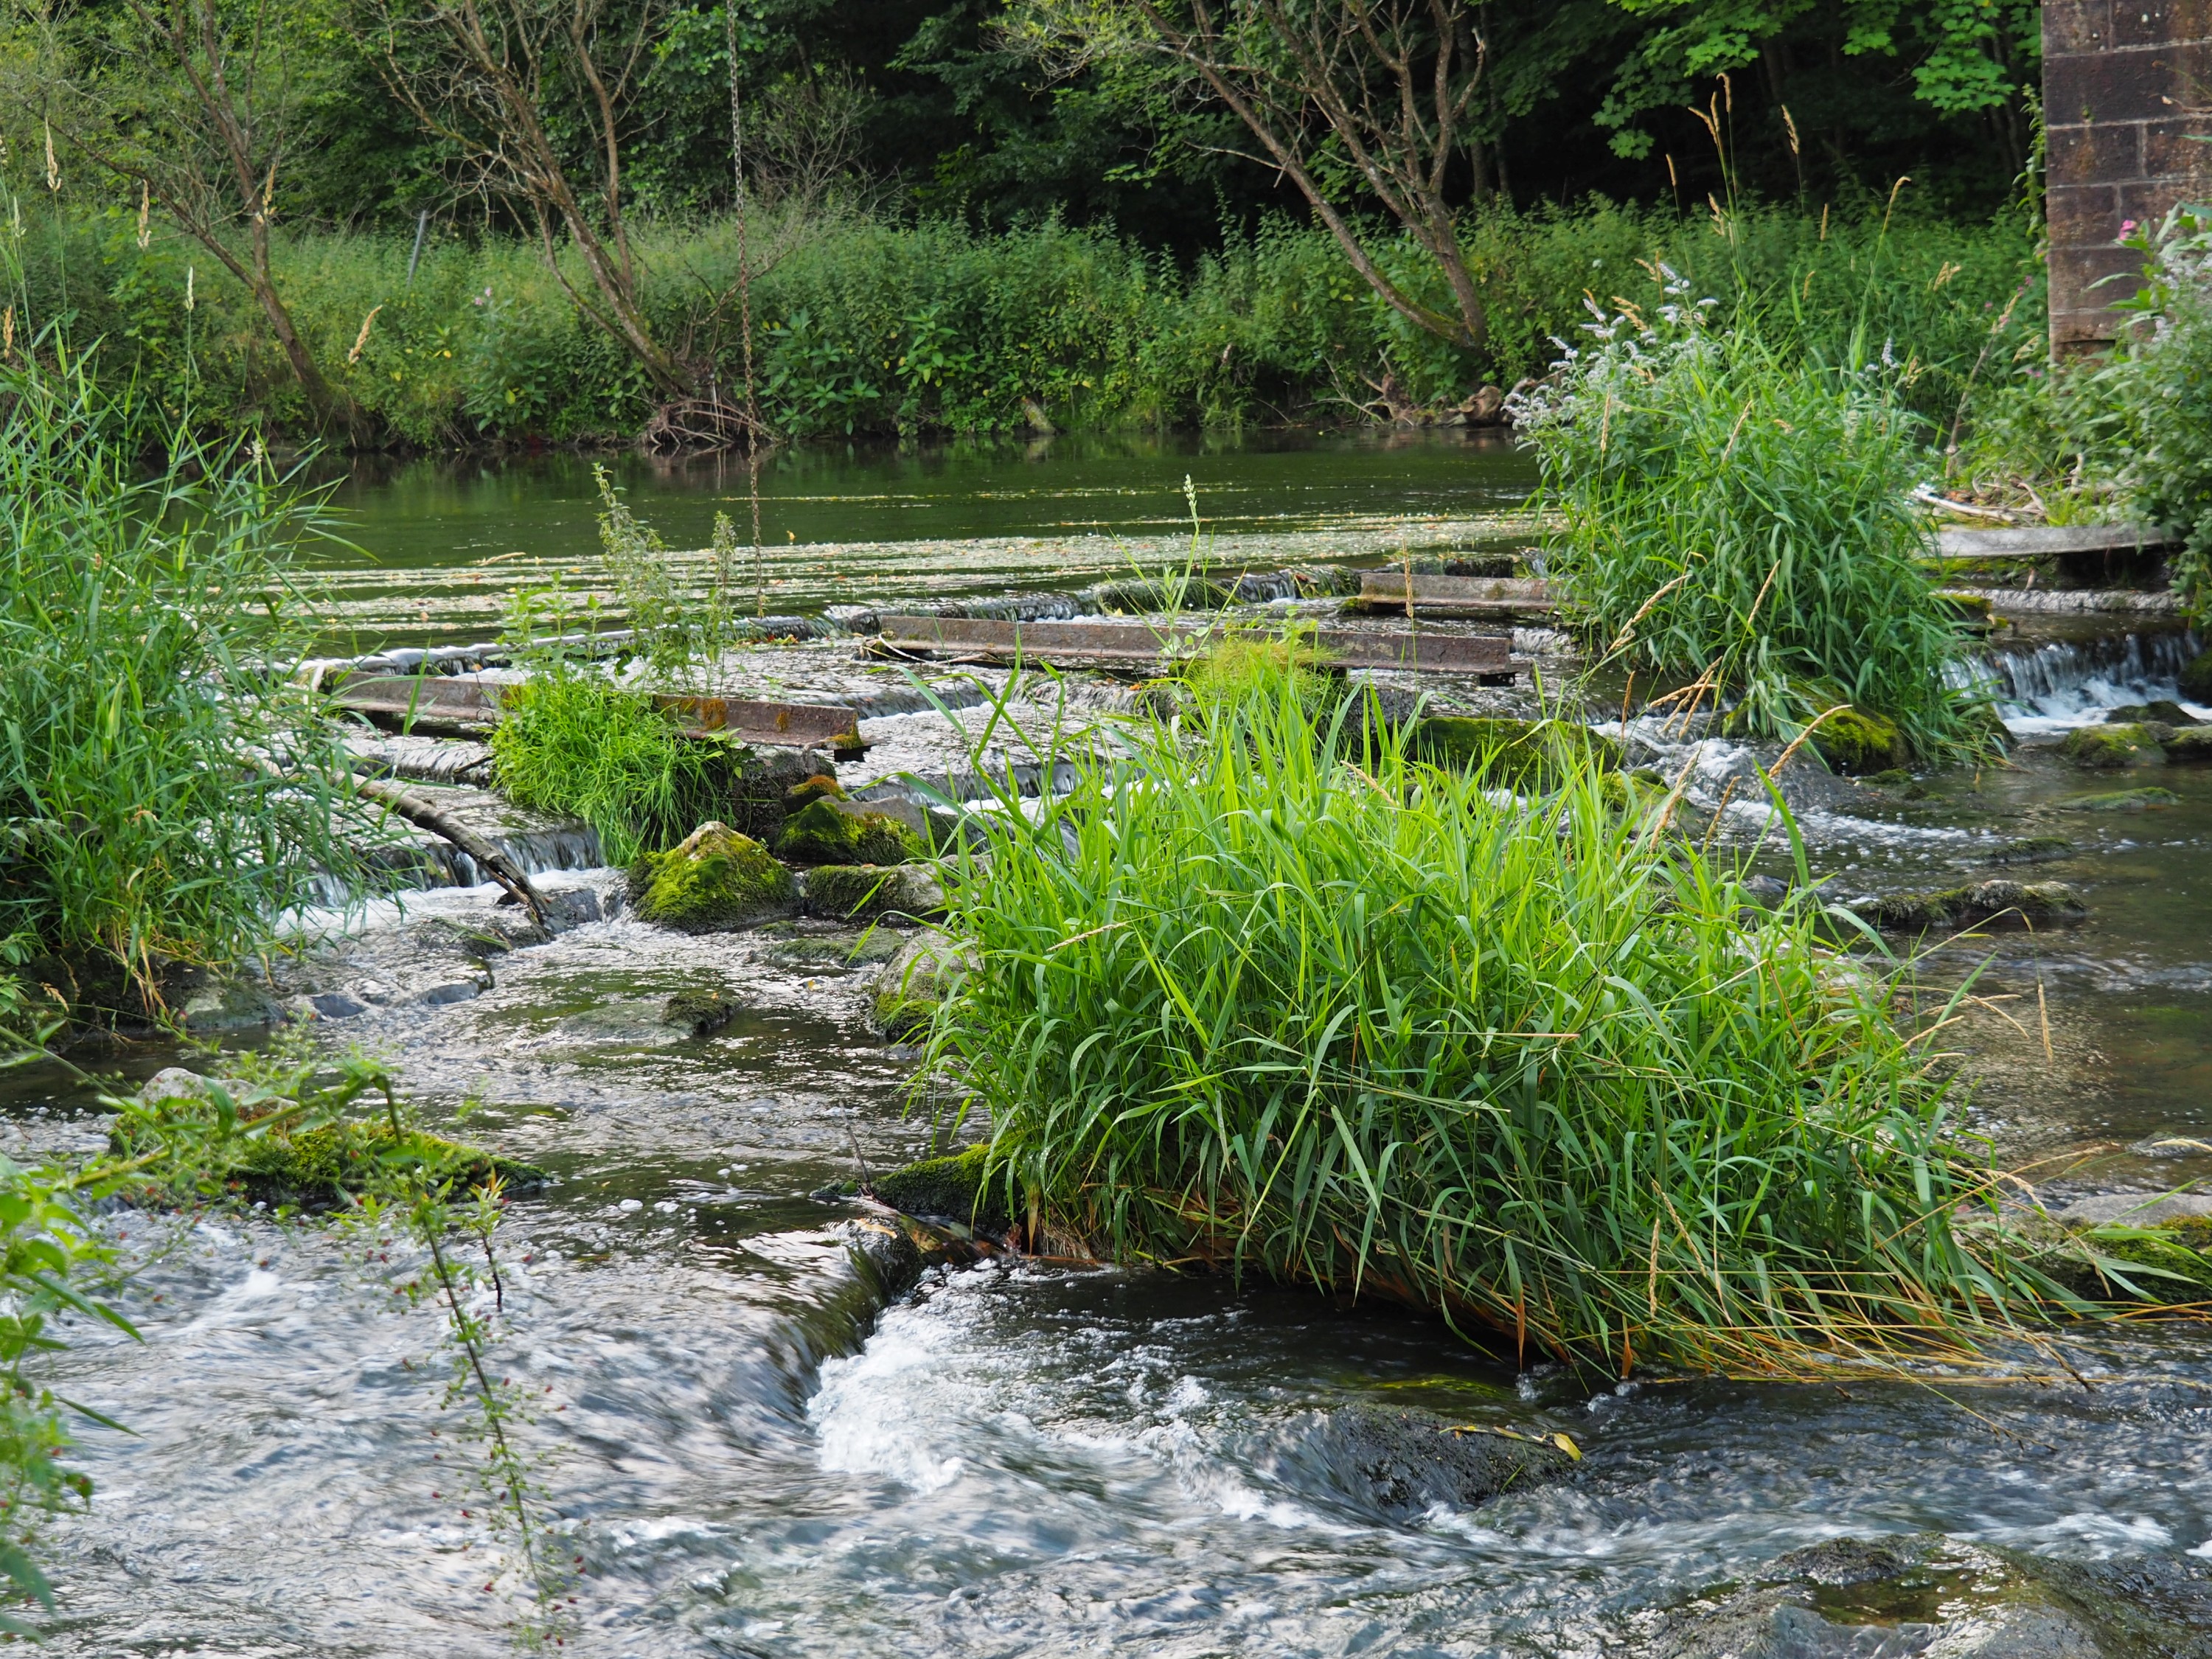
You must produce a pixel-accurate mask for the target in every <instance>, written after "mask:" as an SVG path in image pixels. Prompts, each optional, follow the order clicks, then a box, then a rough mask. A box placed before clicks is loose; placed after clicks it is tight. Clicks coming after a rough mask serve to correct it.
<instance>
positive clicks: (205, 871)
mask: <svg viewBox="0 0 2212 1659" xmlns="http://www.w3.org/2000/svg"><path fill="white" fill-rule="evenodd" d="M48 354H56V355H48ZM149 447H150V448H152V449H153V450H154V452H155V456H156V459H155V462H154V464H153V465H152V467H151V469H150V470H149V469H148V468H147V467H146V466H145V465H143V456H144V453H145V451H146V450H147V449H148V448H149ZM329 533H330V526H329V525H328V523H327V521H326V520H325V519H324V518H323V516H322V515H321V514H320V513H319V510H318V507H317V505H316V502H315V501H314V499H313V497H311V496H307V495H302V494H301V493H300V492H299V491H298V490H297V489H295V487H294V485H293V483H291V481H290V480H289V478H288V477H285V476H283V475H282V474H280V473H279V472H277V471H276V470H275V469H274V468H273V467H271V466H270V464H269V463H268V462H267V461H266V460H265V459H263V457H262V454H261V451H260V447H259V445H258V442H256V443H253V444H252V445H249V444H247V443H246V442H245V441H238V442H234V443H228V444H209V443H204V442H203V441H199V440H198V439H197V438H195V437H194V436H193V435H191V432H190V430H189V428H186V427H184V426H182V425H176V426H172V425H170V424H168V423H167V422H161V421H159V419H158V416H152V415H151V412H150V411H148V410H144V409H143V408H142V407H140V406H138V405H137V404H135V403H134V402H133V401H132V399H131V397H130V396H129V395H128V394H127V393H125V394H123V395H120V396H117V397H110V396H108V395H106V393H105V392H103V391H102V390H101V388H100V387H99V386H95V385H94V381H93V380H92V379H91V377H90V376H89V375H88V374H87V373H86V371H85V368H84V364H83V360H82V359H80V358H76V357H72V356H69V355H67V353H66V352H65V351H62V350H59V349H58V343H56V342H55V341H54V340H52V338H51V337H49V338H47V339H44V340H41V341H39V342H36V343H30V344H29V348H28V349H24V343H19V349H18V352H17V355H16V356H15V358H14V359H13V360H12V361H11V362H9V363H6V364H0V670H4V671H0V819H4V825H3V826H0V832H4V835H5V838H6V839H5V842H4V845H0V934H20V935H23V936H26V937H27V939H29V940H30V941H33V943H34V945H35V947H36V948H37V949H39V950H41V951H45V952H47V953H49V954H51V955H52V956H53V957H58V958H61V959H63V960H64V962H66V963H71V964H74V966H75V968H76V969H78V970H82V969H91V970H92V977H93V978H94V979H95V980H96V979H97V978H99V977H100V974H101V973H102V972H103V971H105V972H110V973H112V970H113V969H118V968H119V969H121V970H122V971H123V974H124V975H127V977H128V980H129V981H130V982H131V986H132V987H133V993H134V995H135V997H136V999H137V1000H138V1001H139V1002H140V1003H142V1004H144V1005H149V1006H159V1004H160V1000H161V993H160V989H159V987H160V982H161V977H162V975H163V973H164V971H165V969H166V968H167V966H168V965H170V964H175V963H187V964H203V963H219V962H223V961H228V960H232V959H234V958H237V957H241V956H246V955H250V954H252V953H254V952H256V951H260V950H262V949H264V948H265V946H266V945H268V943H269V942H270V938H271V932H272V927H273V920H274V918H275V917H276V915H278V914H279V913H281V912H283V911H284V910H287V909H289V908H292V907H294V906H295V905H298V904H300V903H301V902H304V901H306V900H307V899H308V898H310V897H312V896H315V895H317V894H318V893H321V892H325V891H326V890H327V885H328V883H329V882H330V881H331V880H333V879H335V880H337V881H339V882H341V883H343V882H345V881H347V880H348V879H349V878H351V877H353V876H355V875H356V874H357V873H358V871H359V861H358V860H357V858H356V854H355V853H354V852H353V850H352V848H351V847H350V846H349V842H348V838H347V825H348V823H349V822H350V821H351V815H352V812H353V808H352V806H351V805H350V803H351V799H352V798H351V792H350V786H349V778H348V775H347V773H346V770H345V766H344V763H343V757H342V756H341V755H340V754H339V753H338V752H337V749H336V748H335V746H334V744H333V743H332V741H331V738H329V737H328V736H327V735H326V734H325V733H324V732H321V731H320V730H319V727H318V726H317V724H316V722H315V720H314V719H313V714H312V711H311V710H310V708H308V706H307V701H306V699H305V696H304V695H303V694H302V693H301V692H299V691H298V690H295V688H294V687H292V686H291V685H290V684H289V683H288V682H287V680H286V679H285V678H284V677H283V674H282V673H281V672H276V671H272V670H275V669H276V668H278V667H279V666H280V665H283V663H285V662H287V661H289V660H290V659H293V658H294V657H295V656H296V655H297V654H299V653H300V651H301V647H303V646H304V645H305V643H306V642H307V635H308V617H307V607H306V605H305V602H304V600H303V599H302V596H301V593H300V592H299V590H298V589H297V587H296V586H295V583H294V565H295V559H296V556H297V555H298V552H299V550H300V548H301V545H302V544H304V543H306V542H308V541H311V540H313V539H314V538H319V537H323V536H326V535H328V534H329ZM280 758H281V762H282V766H281V769H280V768H279V767H278V766H277V765H276V764H273V763H272V761H273V760H276V759H280Z"/></svg>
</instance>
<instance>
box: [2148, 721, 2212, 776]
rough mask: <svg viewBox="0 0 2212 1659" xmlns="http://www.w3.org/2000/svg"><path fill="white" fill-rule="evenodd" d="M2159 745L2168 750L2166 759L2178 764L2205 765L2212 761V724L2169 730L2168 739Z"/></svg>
mask: <svg viewBox="0 0 2212 1659" xmlns="http://www.w3.org/2000/svg"><path fill="white" fill-rule="evenodd" d="M2159 746H2160V748H2162V749H2164V750H2166V759H2167V760H2169V761H2172V762H2173V763H2175V764H2177V765H2182V766H2189V765H2196V766H2203V765H2205V764H2207V763H2212V726H2186V727H2184V728H2182V729H2180V730H2179V731H2169V733H2168V735H2167V737H2166V741H2165V742H2164V743H2163V744H2160V745H2159Z"/></svg>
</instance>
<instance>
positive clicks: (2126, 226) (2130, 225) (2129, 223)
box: [2120, 219, 2136, 236]
mask: <svg viewBox="0 0 2212 1659" xmlns="http://www.w3.org/2000/svg"><path fill="white" fill-rule="evenodd" d="M2134 228H2136V222H2135V221H2134V220H2132V219H2123V220H2121V221H2120V234H2121V235H2123V236H2125V235H2126V234H2128V233H2129V232H2130V231H2132V230H2133V229H2134Z"/></svg>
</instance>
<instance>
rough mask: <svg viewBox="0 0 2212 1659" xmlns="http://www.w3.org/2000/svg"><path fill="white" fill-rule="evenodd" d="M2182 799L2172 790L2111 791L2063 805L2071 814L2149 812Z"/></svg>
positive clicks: (2081, 796)
mask: <svg viewBox="0 0 2212 1659" xmlns="http://www.w3.org/2000/svg"><path fill="white" fill-rule="evenodd" d="M2180 799H2181V797H2180V796H2179V795H2177V794H2175V793H2173V791H2172V790H2171V789H2111V790H2107V791H2106V793H2103V794H2101V795H2076V796H2075V798H2074V799H2072V800H2069V801H2067V802H2065V803H2063V805H2064V806H2065V810H2066V811H2069V812H2148V811H2155V810H2156V809H2158V808H2160V807H2163V806H2172V805H2177V804H2179V801H2180Z"/></svg>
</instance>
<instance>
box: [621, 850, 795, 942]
mask: <svg viewBox="0 0 2212 1659" xmlns="http://www.w3.org/2000/svg"><path fill="white" fill-rule="evenodd" d="M629 902H630V907H631V908H633V909H635V911H636V912H637V915H638V917H639V919H640V920H641V921H650V922H656V923H658V924H659V925H660V926H661V927H673V928H676V929H678V931H680V932H683V933H721V932H726V931H727V930H729V929H731V928H736V927H748V926H750V925H751V924H753V923H755V922H760V921H769V920H770V919H772V918H774V917H777V916H788V915H793V914H794V913H796V911H797V910H798V908H799V884H798V883H797V882H796V881H794V880H793V878H792V874H791V872H790V871H788V870H787V869H785V868H784V867H783V866H781V864H778V863H777V862H776V861H775V860H774V859H772V858H770V857H769V854H768V849H767V848H764V847H763V846H762V845H761V844H760V843H759V842H757V841H755V840H753V839H752V837H751V836H741V835H739V834H738V832H737V831H736V830H734V829H731V828H730V827H729V826H728V825H727V824H725V823H702V824H701V825H700V826H699V827H698V828H697V829H694V830H693V831H692V832H691V833H690V835H689V836H685V837H684V841H683V843H682V844H681V845H680V846H678V847H676V848H673V849H671V851H669V852H665V853H647V854H644V855H643V856H642V857H641V858H640V859H639V860H638V861H637V862H636V863H635V864H633V865H632V866H630V868H629Z"/></svg>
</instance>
